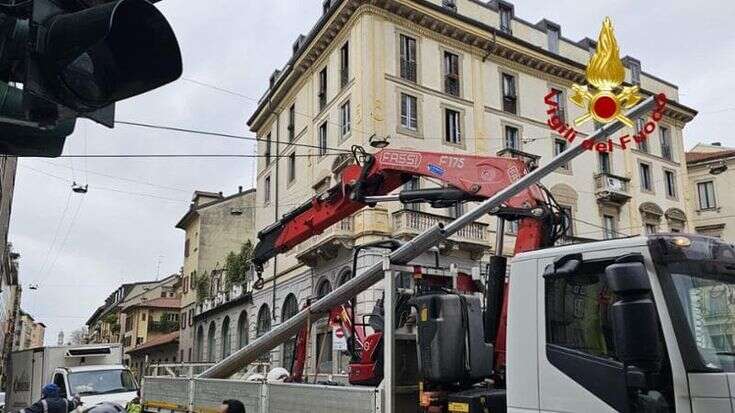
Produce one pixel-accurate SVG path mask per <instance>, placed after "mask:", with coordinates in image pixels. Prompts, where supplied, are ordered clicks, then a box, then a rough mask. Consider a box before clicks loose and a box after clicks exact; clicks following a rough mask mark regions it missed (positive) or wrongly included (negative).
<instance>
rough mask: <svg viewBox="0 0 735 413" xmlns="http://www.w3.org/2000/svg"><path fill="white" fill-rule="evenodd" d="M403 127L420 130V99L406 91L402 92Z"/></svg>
mask: <svg viewBox="0 0 735 413" xmlns="http://www.w3.org/2000/svg"><path fill="white" fill-rule="evenodd" d="M401 127H402V128H405V129H408V130H411V131H416V130H418V99H417V98H416V97H415V96H411V95H407V94H405V93H401Z"/></svg>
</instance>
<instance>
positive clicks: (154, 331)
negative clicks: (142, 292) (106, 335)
mask: <svg viewBox="0 0 735 413" xmlns="http://www.w3.org/2000/svg"><path fill="white" fill-rule="evenodd" d="M180 310H181V299H180V298H178V297H177V298H168V297H166V298H163V297H160V298H154V299H152V300H145V301H141V302H139V303H135V304H130V305H128V306H126V307H125V308H123V310H122V313H123V314H124V315H125V324H123V329H122V345H123V352H124V353H125V355H126V357H125V358H126V360H128V362H130V352H131V351H133V350H134V349H135V348H138V347H140V346H142V345H144V344H146V343H149V342H150V341H152V340H156V339H158V338H160V337H163V336H167V335H170V334H171V333H173V332H175V331H178V330H179V311H180ZM172 361H174V362H176V359H175V358H174V360H172ZM129 365H130V364H129ZM131 367H134V366H132V365H131Z"/></svg>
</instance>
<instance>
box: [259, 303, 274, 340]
mask: <svg viewBox="0 0 735 413" xmlns="http://www.w3.org/2000/svg"><path fill="white" fill-rule="evenodd" d="M270 329H271V310H270V308H268V304H263V305H262V306H260V310H258V325H257V326H256V328H255V336H256V337H260V336H262V335H263V334H265V333H267V332H268V331H270Z"/></svg>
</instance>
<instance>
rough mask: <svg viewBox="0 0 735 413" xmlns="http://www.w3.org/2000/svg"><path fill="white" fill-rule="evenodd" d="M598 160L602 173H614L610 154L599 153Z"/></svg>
mask: <svg viewBox="0 0 735 413" xmlns="http://www.w3.org/2000/svg"><path fill="white" fill-rule="evenodd" d="M597 159H598V161H599V168H600V173H603V174H609V173H612V165H611V164H610V154H609V153H607V152H598V155H597Z"/></svg>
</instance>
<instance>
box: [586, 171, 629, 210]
mask: <svg viewBox="0 0 735 413" xmlns="http://www.w3.org/2000/svg"><path fill="white" fill-rule="evenodd" d="M629 182H630V178H625V177H622V176H617V175H613V174H611V173H606V172H603V173H599V174H597V175H595V196H597V202H600V203H605V204H612V205H615V206H622V205H625V203H626V202H628V200H630V191H629V189H628V183H629Z"/></svg>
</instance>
